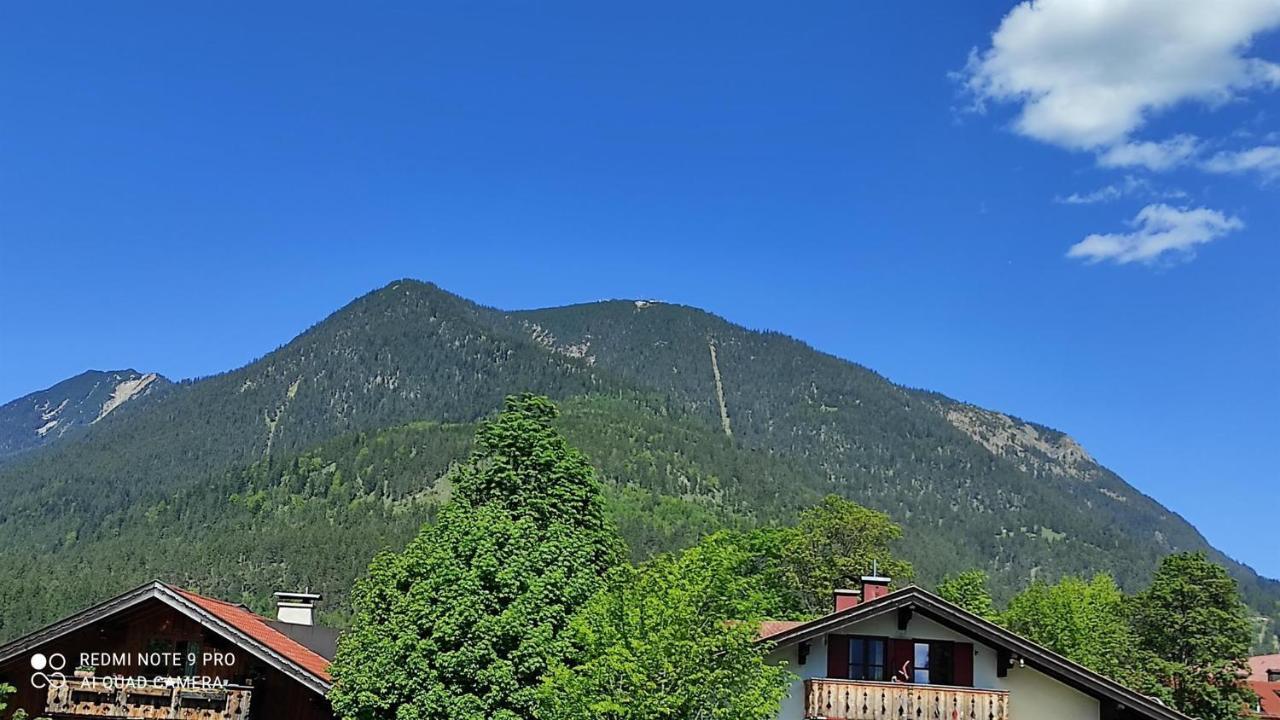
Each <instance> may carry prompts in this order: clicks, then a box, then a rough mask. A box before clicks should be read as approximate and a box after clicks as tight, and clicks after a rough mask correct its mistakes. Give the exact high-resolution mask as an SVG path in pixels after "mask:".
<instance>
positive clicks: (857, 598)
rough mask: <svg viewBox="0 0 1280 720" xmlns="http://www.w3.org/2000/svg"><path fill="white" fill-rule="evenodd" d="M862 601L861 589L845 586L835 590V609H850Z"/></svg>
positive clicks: (837, 610)
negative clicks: (850, 588) (846, 587)
mask: <svg viewBox="0 0 1280 720" xmlns="http://www.w3.org/2000/svg"><path fill="white" fill-rule="evenodd" d="M860 602H862V591H861V590H849V589H844V588H836V591H835V611H836V612H840V611H841V610H848V609H849V608H851V607H855V606H857V604H858V603H860Z"/></svg>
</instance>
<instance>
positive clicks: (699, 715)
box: [540, 534, 790, 720]
mask: <svg viewBox="0 0 1280 720" xmlns="http://www.w3.org/2000/svg"><path fill="white" fill-rule="evenodd" d="M748 560H749V558H748V557H747V556H746V551H745V550H744V549H743V548H742V546H741V545H740V543H738V542H735V538H733V537H731V536H729V535H728V534H720V535H716V536H712V537H710V538H708V539H706V540H704V541H703V542H702V543H701V544H699V545H698V546H696V547H694V548H691V549H689V550H687V551H685V552H683V553H681V554H680V555H679V556H674V555H661V556H658V557H656V558H654V559H653V560H651V561H649V562H648V563H646V564H645V565H643V566H642V567H640V568H639V569H632V568H629V567H627V568H618V569H617V570H615V571H614V573H613V574H612V576H611V577H610V581H609V584H608V587H607V588H606V589H605V590H603V591H602V592H600V593H599V594H598V595H596V596H595V597H594V598H593V599H592V600H591V602H590V603H588V604H587V605H586V606H585V607H584V608H583V609H582V610H581V611H579V612H578V614H577V615H576V616H575V617H574V619H573V622H572V623H571V625H570V630H569V633H568V636H569V638H570V640H571V642H572V644H573V646H574V652H573V654H572V656H571V658H570V659H569V660H568V661H567V662H565V663H563V664H561V665H560V666H558V667H557V668H556V669H555V670H554V671H553V672H552V673H551V674H550V675H549V676H548V677H547V681H546V684H545V686H544V687H543V690H542V694H541V697H542V711H541V713H540V715H541V717H542V718H543V720H769V719H771V718H773V717H776V715H777V712H778V705H779V703H780V702H781V701H782V698H783V697H784V696H785V694H786V688H787V683H788V681H789V680H790V675H789V673H787V671H786V670H785V669H783V668H782V667H781V666H779V665H777V664H771V663H768V662H766V661H765V651H766V648H764V647H763V646H761V645H758V644H757V643H756V631H757V629H758V627H759V623H758V620H759V618H760V617H761V613H762V611H763V609H764V608H765V607H766V606H767V605H768V603H769V601H768V598H767V593H765V592H764V591H763V589H762V588H761V587H760V578H758V577H753V576H748V575H743V574H741V572H740V571H741V568H742V567H743V566H744V564H745V563H746V562H748Z"/></svg>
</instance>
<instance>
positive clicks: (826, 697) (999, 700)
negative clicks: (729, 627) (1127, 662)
mask: <svg viewBox="0 0 1280 720" xmlns="http://www.w3.org/2000/svg"><path fill="white" fill-rule="evenodd" d="M888 590H889V579H888V578H881V577H866V578H863V579H862V588H861V589H860V590H839V591H837V592H836V596H835V598H834V603H833V606H834V609H833V611H832V612H831V613H830V614H828V615H824V616H823V617H820V618H817V619H815V620H809V621H805V622H766V623H764V625H763V626H762V627H761V629H760V635H761V642H765V643H769V644H770V645H771V646H772V650H771V655H770V657H771V658H772V659H773V660H774V661H776V662H785V663H787V665H788V667H789V669H790V670H791V671H792V672H794V673H795V674H797V675H798V676H799V679H797V680H796V681H795V682H794V683H793V685H792V688H791V692H790V695H789V696H788V697H787V699H786V700H785V701H784V702H783V704H782V707H781V709H780V711H779V713H778V720H885V719H892V720H926V719H928V720H961V719H963V720H1137V719H1142V720H1189V718H1187V716H1186V715H1183V714H1182V713H1180V712H1178V711H1176V710H1173V709H1171V708H1169V707H1166V706H1164V705H1162V704H1161V703H1159V702H1158V701H1156V700H1153V699H1152V698H1149V697H1146V696H1144V695H1141V694H1139V693H1137V692H1134V691H1132V690H1130V689H1128V688H1126V687H1124V686H1123V685H1120V684H1118V683H1116V682H1115V681H1112V680H1109V679H1107V678H1105V677H1103V676H1101V675H1099V674H1097V673H1095V672H1093V671H1091V670H1088V669H1086V668H1084V667H1082V666H1080V665H1078V664H1076V663H1073V662H1071V661H1070V660H1067V659H1066V658H1064V657H1062V656H1061V655H1058V654H1056V653H1053V652H1051V651H1049V650H1046V649H1045V648H1043V647H1041V646H1039V645H1036V644H1035V643H1033V642H1031V641H1029V640H1026V639H1024V638H1022V637H1019V636H1018V635H1015V634H1013V633H1011V632H1009V631H1008V630H1005V629H1004V628H1001V627H999V626H998V625H995V624H993V623H991V622H988V621H987V620H984V619H982V618H980V617H978V616H976V615H974V614H972V613H969V612H967V611H965V610H963V609H961V608H959V607H957V606H956V605H953V604H951V603H949V602H947V601H945V600H943V599H942V598H940V597H938V596H936V595H933V594H931V593H928V592H925V591H924V590H921V589H920V588H917V587H907V588H903V589H901V590H897V591H894V592H889V591H888Z"/></svg>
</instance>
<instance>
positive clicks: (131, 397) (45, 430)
mask: <svg viewBox="0 0 1280 720" xmlns="http://www.w3.org/2000/svg"><path fill="white" fill-rule="evenodd" d="M172 386H173V383H171V382H169V380H167V379H166V378H164V377H163V376H160V375H157V374H156V373H145V374H144V373H140V372H138V371H137V370H90V371H88V372H84V373H81V374H79V375H76V376H75V377H73V378H68V379H67V380H63V381H62V382H60V383H58V384H57V385H54V386H53V387H50V388H46V389H44V390H40V391H37V392H33V393H31V394H30V395H25V396H23V397H20V398H18V399H17V400H14V401H12V402H9V403H6V404H4V405H0V457H4V456H6V455H12V454H14V453H18V452H22V451H23V450H30V449H32V448H36V447H40V446H42V445H45V444H47V443H50V442H53V441H54V440H58V439H60V438H62V437H63V436H65V435H67V434H68V433H71V432H73V431H76V430H78V429H81V428H84V427H86V426H88V425H93V424H94V423H96V422H98V421H99V420H101V419H103V418H105V417H106V416H107V415H108V414H109V413H111V412H113V411H116V410H118V409H120V408H121V407H123V406H124V405H125V403H129V402H132V401H136V400H138V399H140V398H144V397H149V396H152V395H157V394H160V393H163V392H164V391H166V390H168V389H169V388H170V387H172Z"/></svg>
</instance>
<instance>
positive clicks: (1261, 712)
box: [1249, 655, 1280, 720]
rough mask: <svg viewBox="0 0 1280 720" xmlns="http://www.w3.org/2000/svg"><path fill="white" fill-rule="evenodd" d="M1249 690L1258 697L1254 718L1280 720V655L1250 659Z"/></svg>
mask: <svg viewBox="0 0 1280 720" xmlns="http://www.w3.org/2000/svg"><path fill="white" fill-rule="evenodd" d="M1249 688H1250V689H1252V690H1253V692H1254V694H1255V695H1257V696H1258V702H1257V703H1256V704H1255V705H1254V706H1253V707H1252V708H1251V710H1252V711H1253V714H1254V716H1255V717H1260V718H1266V719H1267V720H1280V655H1258V656H1256V657H1251V658H1249Z"/></svg>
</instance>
